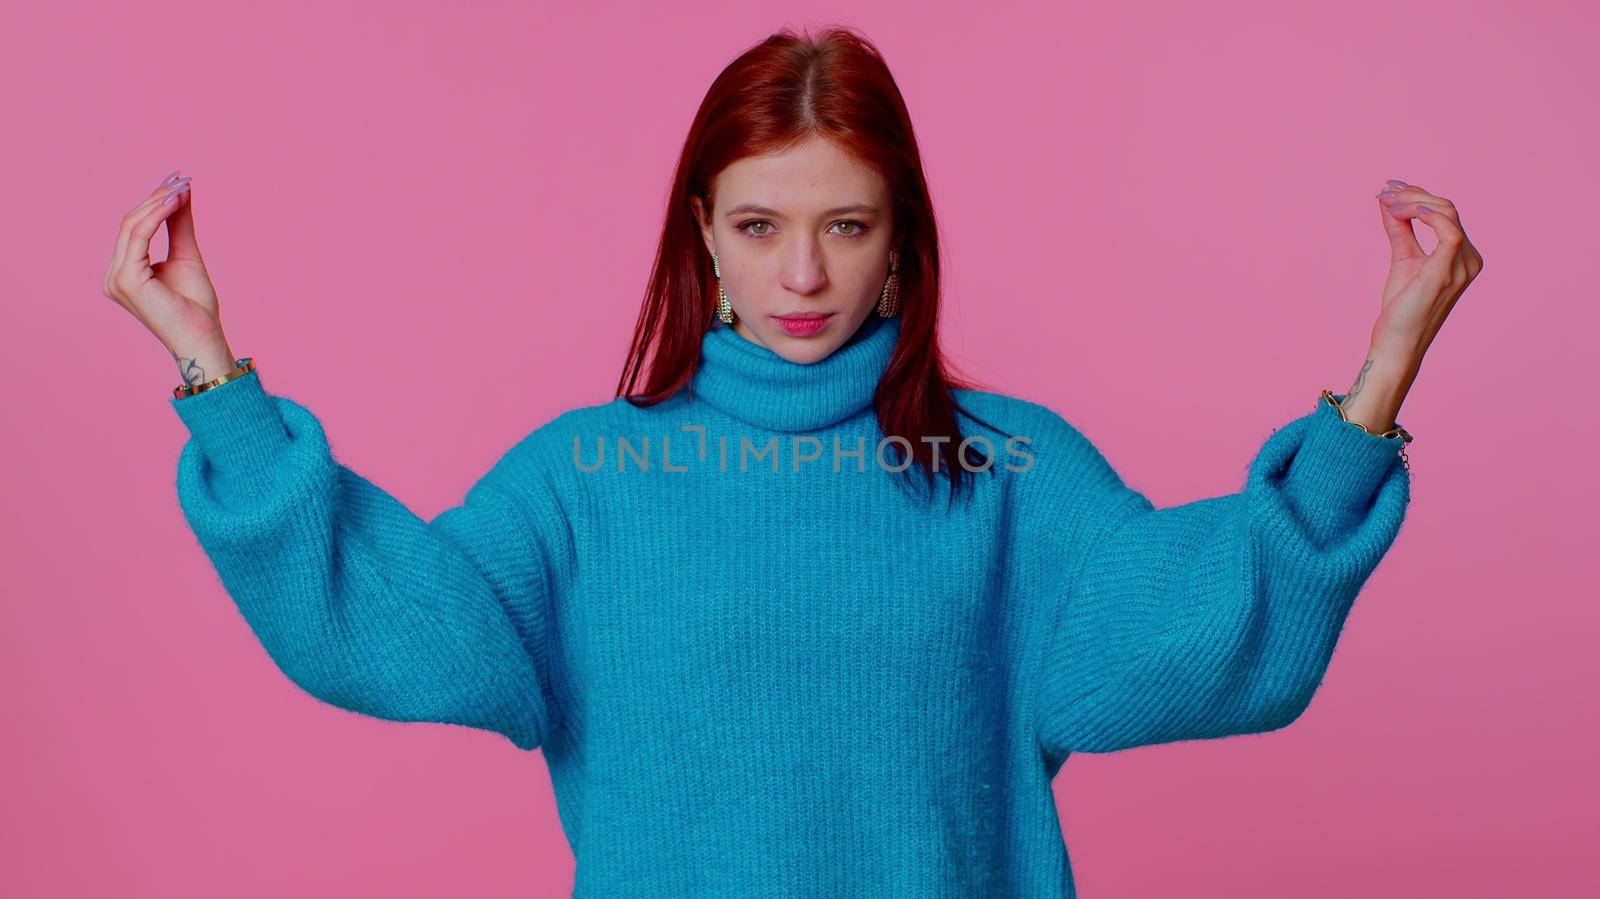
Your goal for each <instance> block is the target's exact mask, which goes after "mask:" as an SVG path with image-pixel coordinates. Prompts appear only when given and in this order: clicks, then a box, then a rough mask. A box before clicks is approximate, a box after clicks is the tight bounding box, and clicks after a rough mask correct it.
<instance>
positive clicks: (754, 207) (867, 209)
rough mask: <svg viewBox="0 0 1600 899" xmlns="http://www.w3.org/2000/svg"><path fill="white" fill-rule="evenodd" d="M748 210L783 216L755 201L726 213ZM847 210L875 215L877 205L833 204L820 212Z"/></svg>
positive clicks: (741, 204) (844, 211)
mask: <svg viewBox="0 0 1600 899" xmlns="http://www.w3.org/2000/svg"><path fill="white" fill-rule="evenodd" d="M750 212H753V213H755V214H757V215H770V216H772V217H773V218H775V219H781V218H783V213H781V212H779V211H777V210H776V209H768V208H767V207H765V206H761V205H759V204H756V203H740V204H739V205H738V206H735V207H733V208H732V209H730V210H728V212H727V215H729V216H735V215H744V214H745V213H750ZM847 212H864V213H869V214H871V215H877V214H878V207H876V206H873V205H871V204H868V203H851V204H850V205H848V206H835V207H833V208H832V209H826V210H823V213H822V214H823V215H824V216H830V215H844V214H845V213H847Z"/></svg>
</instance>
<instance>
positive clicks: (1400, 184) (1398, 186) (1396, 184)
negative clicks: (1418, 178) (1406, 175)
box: [1389, 178, 1410, 190]
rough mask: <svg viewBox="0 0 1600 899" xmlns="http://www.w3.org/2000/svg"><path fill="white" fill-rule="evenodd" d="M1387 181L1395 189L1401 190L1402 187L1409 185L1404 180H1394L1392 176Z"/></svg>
mask: <svg viewBox="0 0 1600 899" xmlns="http://www.w3.org/2000/svg"><path fill="white" fill-rule="evenodd" d="M1389 183H1390V184H1392V185H1394V188H1395V190H1402V189H1404V188H1406V187H1409V186H1410V185H1408V184H1406V183H1405V182H1404V181H1396V180H1395V179H1393V178H1390V179H1389Z"/></svg>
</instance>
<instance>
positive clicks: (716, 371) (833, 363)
mask: <svg viewBox="0 0 1600 899" xmlns="http://www.w3.org/2000/svg"><path fill="white" fill-rule="evenodd" d="M899 339H900V316H898V315H896V316H893V317H891V318H882V317H880V316H879V315H878V314H877V312H876V311H873V312H872V313H869V314H868V316H867V319H866V321H864V322H862V323H861V327H860V328H858V329H857V330H856V333H854V334H852V335H850V339H849V340H847V341H845V342H844V343H843V344H842V345H841V346H840V347H839V348H838V349H836V350H834V351H833V352H832V353H831V354H829V355H828V356H827V357H826V358H823V359H821V360H819V361H817V362H813V363H811V364H809V365H805V364H802V363H799V362H790V361H789V360H787V359H785V358H783V357H782V356H779V355H778V354H777V353H774V352H773V351H772V350H770V349H768V348H767V347H764V346H762V345H761V344H758V343H754V342H752V341H749V340H746V339H744V338H743V337H740V336H739V334H738V332H736V331H734V330H733V328H732V327H731V326H728V325H724V324H722V323H721V322H717V323H715V325H714V326H713V327H712V329H711V330H709V331H707V332H706V333H705V336H704V337H703V338H701V341H700V363H699V366H698V367H697V368H696V369H695V373H694V377H693V379H692V380H691V381H690V389H691V390H692V391H693V392H694V394H695V395H696V396H697V397H699V398H701V399H704V400H705V401H706V402H708V403H710V404H711V405H713V406H715V407H716V408H718V409H720V410H722V411H723V412H726V413H727V414H728V415H731V416H733V417H734V418H737V419H739V420H740V421H742V422H745V423H746V424H750V425H754V426H756V427H758V428H765V429H767V430H771V431H813V430H817V429H819V428H825V427H828V426H829V425H832V424H836V423H838V422H840V421H843V420H844V419H847V418H850V417H851V416H853V415H855V414H856V413H858V412H860V411H861V410H863V409H866V408H867V407H869V406H871V405H872V394H873V392H874V391H875V390H876V389H877V386H878V379H879V378H880V377H881V376H882V375H883V371H884V369H885V368H887V367H888V365H889V357H890V356H892V355H893V354H894V347H895V342H896V341H898V340H899Z"/></svg>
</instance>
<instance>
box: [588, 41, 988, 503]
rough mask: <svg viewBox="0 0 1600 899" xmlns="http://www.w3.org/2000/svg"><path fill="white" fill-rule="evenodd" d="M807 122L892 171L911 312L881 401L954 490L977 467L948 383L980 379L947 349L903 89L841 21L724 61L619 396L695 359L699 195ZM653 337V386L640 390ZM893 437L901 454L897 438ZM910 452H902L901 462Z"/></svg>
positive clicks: (806, 127)
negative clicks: (952, 362) (960, 457)
mask: <svg viewBox="0 0 1600 899" xmlns="http://www.w3.org/2000/svg"><path fill="white" fill-rule="evenodd" d="M812 135H816V136H820V137H823V138H825V139H828V140H830V141H832V142H833V143H834V144H835V145H837V146H839V147H840V148H841V149H843V150H845V151H846V152H848V153H850V154H851V155H853V156H854V157H855V158H857V159H859V160H861V161H862V162H863V163H865V164H866V165H869V166H871V167H872V168H873V169H874V170H876V171H877V172H878V173H879V174H881V175H882V176H883V177H884V179H885V180H886V181H887V182H888V184H889V190H890V195H891V196H892V198H893V201H892V202H893V220H894V225H895V229H894V230H895V232H896V239H897V240H898V241H899V247H898V249H899V250H900V262H899V269H898V271H899V277H900V311H899V313H897V314H899V315H900V316H901V317H902V321H901V326H900V338H899V342H898V344H897V345H896V346H895V349H894V354H893V356H892V357H891V358H890V360H889V364H888V367H887V368H886V369H885V370H884V373H883V376H882V377H881V378H880V379H879V381H878V387H877V390H876V392H875V394H874V396H873V408H874V411H875V412H876V414H877V420H878V427H879V429H880V430H881V431H882V432H883V434H884V435H885V436H886V437H887V436H895V435H898V436H900V437H904V438H905V439H906V440H907V441H909V442H910V445H911V448H912V449H911V453H912V455H913V457H914V459H915V462H916V464H917V465H918V466H920V468H919V470H920V471H921V472H922V473H923V474H924V475H925V476H926V481H927V482H928V484H929V486H930V487H931V485H932V483H933V481H934V479H935V470H934V463H933V456H934V453H935V452H937V453H938V455H939V457H940V462H939V464H938V466H937V471H938V473H939V474H944V475H945V476H947V477H949V478H950V480H951V491H952V497H953V496H954V494H955V493H958V492H959V491H960V488H961V483H962V477H963V476H964V475H969V474H972V472H971V471H968V470H966V469H964V468H963V467H962V466H961V465H960V464H956V462H955V458H956V457H955V450H956V448H957V447H959V446H960V444H961V440H962V437H961V433H960V429H959V427H958V426H957V422H956V409H957V408H959V406H958V404H956V402H955V399H954V397H952V396H951V394H950V391H951V390H952V389H958V388H967V389H970V388H977V387H979V386H980V385H978V384H976V383H974V382H972V381H970V380H967V379H965V378H962V377H959V376H957V375H956V374H954V373H953V371H952V370H951V368H950V366H949V363H948V362H947V360H946V359H945V358H944V356H943V354H942V353H941V352H940V350H939V341H938V319H939V293H940V291H939V247H938V244H939V232H938V227H937V224H936V223H935V221H934V216H933V204H932V202H931V201H930V199H929V197H928V183H927V180H926V178H925V177H924V176H923V172H922V158H921V155H920V153H919V152H918V150H917V141H916V137H915V135H914V134H913V133H912V130H911V118H910V115H909V113H908V112H907V111H906V105H905V101H904V99H903V98H902V97H901V95H900V89H899V87H897V86H896V85H895V82H894V78H893V76H891V75H890V74H889V69H888V67H887V66H886V65H885V64H884V62H883V58H882V56H881V55H880V54H879V52H878V50H877V48H876V47H874V46H873V45H872V43H871V42H870V41H868V40H867V39H866V38H865V37H863V36H861V35H859V34H858V33H856V32H855V31H854V30H852V29H850V28H848V27H845V26H835V27H831V28H828V29H826V30H825V31H823V32H822V33H821V34H819V35H818V36H816V37H807V36H805V35H803V34H796V33H794V32H793V31H791V30H789V29H787V28H785V29H784V30H782V31H779V32H777V33H775V34H773V35H772V36H770V37H768V38H767V39H766V40H764V41H762V42H761V43H760V44H757V45H756V46H754V47H751V48H750V49H749V50H747V51H746V52H745V53H743V54H742V55H740V56H739V58H737V59H735V60H734V61H733V62H731V63H729V64H728V66H727V67H726V68H724V69H723V70H722V72H721V74H719V75H718V76H717V78H716V80H715V81H713V82H712V84H711V87H710V89H709V90H708V91H707V92H706V96H705V98H704V99H703V100H702V101H701V103H700V109H699V110H698V111H697V112H696V113H695V117H694V122H693V124H692V125H691V126H690V128H689V134H688V137H686V138H685V139H684V144H683V152H682V154H681V155H680V156H679V159H678V169H677V172H676V173H675V174H674V176H673V180H672V192H671V196H670V198H669V200H668V204H667V213H666V222H665V224H664V225H663V226H662V231H661V243H660V246H659V247H658V249H657V250H656V259H655V263H654V265H653V267H652V269H651V273H650V284H649V288H648V289H647V291H646V294H645V300H644V304H643V306H642V307H641V308H640V310H639V319H638V323H637V324H636V326H635V328H634V334H633V343H632V346H631V348H630V349H629V352H628V359H627V363H626V365H625V366H624V368H623V374H622V377H621V379H620V380H619V382H618V385H617V396H618V397H625V398H626V399H627V400H628V402H630V403H632V404H634V405H636V406H650V405H654V404H656V403H659V402H662V401H664V400H666V399H668V398H670V397H671V396H672V395H674V394H676V393H677V392H678V391H679V390H681V389H683V388H685V387H686V386H688V384H689V382H690V379H691V378H692V376H693V374H694V371H695V368H696V365H697V363H698V362H699V358H700V344H701V340H702V338H703V337H704V335H705V333H706V332H707V330H708V329H709V328H710V327H711V323H712V317H713V316H714V315H715V311H716V298H717V289H716V281H715V277H716V276H715V274H714V272H713V270H712V266H711V256H710V254H709V253H708V252H707V251H706V249H705V245H704V243H703V242H702V240H701V235H700V224H699V222H698V221H697V220H696V218H695V214H694V210H693V207H692V206H691V204H690V198H691V197H699V198H700V199H701V202H702V203H704V204H705V208H706V210H707V211H708V214H709V210H711V209H712V208H714V203H713V201H712V197H711V186H712V181H713V179H714V178H715V177H716V175H717V173H718V172H721V171H722V170H723V168H725V167H727V166H728V165H730V164H732V163H733V162H735V161H737V160H739V159H741V158H744V157H746V156H755V155H764V154H768V153H778V152H782V151H783V150H784V149H786V148H788V147H791V146H793V145H795V144H797V143H799V142H801V141H802V140H804V139H805V138H807V137H809V136H812ZM870 314H872V315H876V314H877V312H876V311H874V312H872V313H870ZM652 350H653V355H652V357H651V359H650V360H649V370H648V375H646V376H645V383H644V388H643V390H642V391H638V392H636V388H637V387H638V386H639V384H638V382H639V380H640V377H641V374H642V373H643V372H644V371H645V368H646V356H647V354H649V353H650V351H652ZM961 411H962V412H965V413H966V414H968V415H969V416H971V413H970V412H967V410H965V409H962V410H961ZM972 417H974V418H976V416H972ZM978 420H979V421H981V419H978ZM984 424H986V425H987V424H988V423H987V422H984ZM991 427H992V426H991ZM924 437H929V438H933V437H946V438H949V439H948V442H945V443H938V442H927V441H924V440H923V439H922V438H924ZM890 445H891V446H895V447H896V452H897V455H898V453H899V451H900V450H899V446H898V444H893V443H892V444H890ZM986 459H987V460H988V462H989V465H990V466H991V467H992V465H993V464H994V459H993V457H992V454H983V453H981V452H978V451H977V450H976V447H969V448H968V454H967V460H968V464H969V465H974V466H978V467H981V466H983V464H984V460H986ZM903 462H904V457H903V456H899V458H898V459H897V462H896V464H900V463H903ZM906 470H907V471H910V470H911V468H910V466H908V467H907V469H906Z"/></svg>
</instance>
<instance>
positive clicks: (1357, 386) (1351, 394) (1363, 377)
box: [1344, 356, 1372, 401]
mask: <svg viewBox="0 0 1600 899" xmlns="http://www.w3.org/2000/svg"><path fill="white" fill-rule="evenodd" d="M1370 368H1372V357H1371V356H1368V357H1367V361H1366V362H1364V363H1362V365H1361V373H1360V374H1358V375H1356V381H1355V383H1354V384H1351V385H1350V389H1349V390H1348V391H1346V392H1345V395H1344V398H1345V400H1346V401H1349V400H1351V399H1353V398H1355V395H1356V394H1358V393H1360V392H1361V388H1362V386H1364V385H1365V384H1366V382H1367V370H1368V369H1370Z"/></svg>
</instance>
